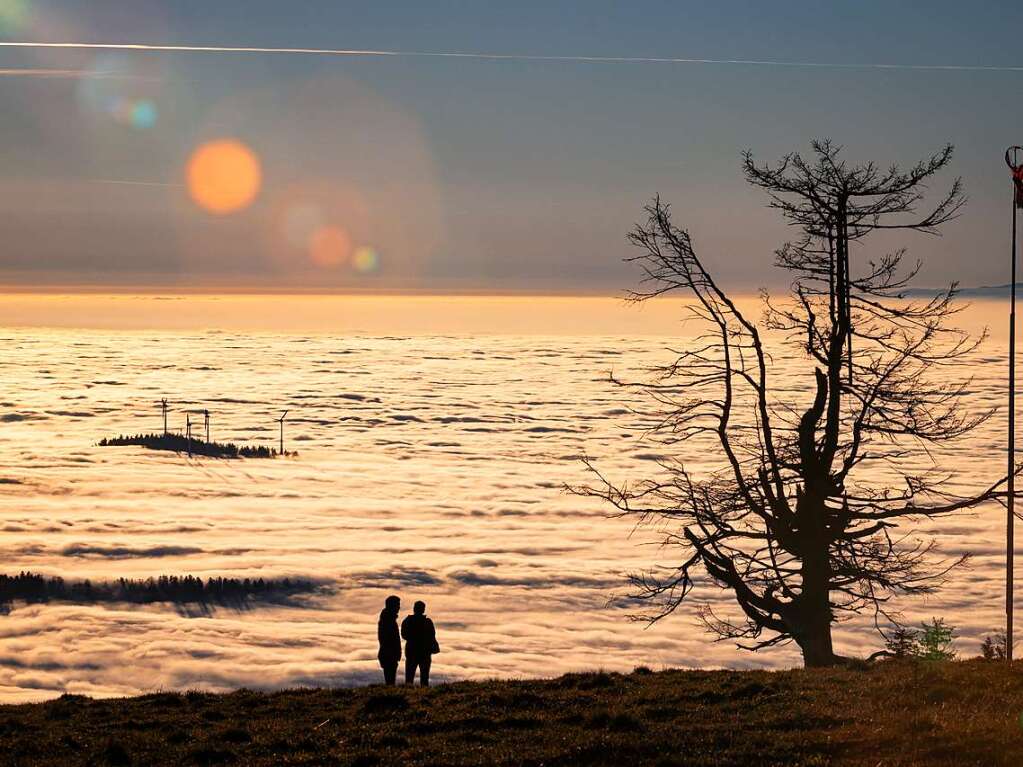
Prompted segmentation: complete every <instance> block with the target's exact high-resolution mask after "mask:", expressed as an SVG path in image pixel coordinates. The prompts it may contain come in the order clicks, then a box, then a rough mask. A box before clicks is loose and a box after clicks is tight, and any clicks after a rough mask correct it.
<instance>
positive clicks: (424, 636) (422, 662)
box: [401, 602, 440, 687]
mask: <svg viewBox="0 0 1023 767" xmlns="http://www.w3.org/2000/svg"><path fill="white" fill-rule="evenodd" d="M401 635H402V637H404V639H405V684H413V683H414V682H415V680H416V669H419V684H420V686H421V687H429V686H430V663H431V661H432V660H433V656H434V654H435V653H438V652H440V645H438V644H437V631H436V629H434V627H433V621H432V620H430V619H429V618H427V617H426V602H416V603H415V604H414V605H413V606H412V615H409V616H407V617H406V618H405V620H403V621H402V622H401Z"/></svg>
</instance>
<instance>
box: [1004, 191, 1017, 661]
mask: <svg viewBox="0 0 1023 767" xmlns="http://www.w3.org/2000/svg"><path fill="white" fill-rule="evenodd" d="M1009 260H1010V262H1011V263H1012V268H1011V270H1010V271H1011V273H1012V281H1011V283H1010V286H1009V296H1010V298H1009V436H1008V441H1009V482H1008V484H1009V487H1008V490H1009V497H1008V499H1007V502H1006V518H1005V659H1006V660H1008V661H1011V660H1012V636H1013V634H1012V595H1013V564H1014V562H1013V554H1014V551H1013V549H1014V537H1015V536H1014V529H1013V528H1014V527H1015V519H1016V186H1015V183H1013V190H1012V255H1011V256H1010V259H1009Z"/></svg>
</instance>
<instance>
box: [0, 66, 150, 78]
mask: <svg viewBox="0 0 1023 767" xmlns="http://www.w3.org/2000/svg"><path fill="white" fill-rule="evenodd" d="M0 77H42V78H71V79H99V80H105V79H109V80H152V79H157V78H152V77H144V76H140V75H135V74H131V73H127V72H123V73H122V72H97V71H93V70H91V69H42V68H38V67H10V68H6V69H0Z"/></svg>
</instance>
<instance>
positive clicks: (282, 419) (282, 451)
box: [277, 410, 288, 455]
mask: <svg viewBox="0 0 1023 767" xmlns="http://www.w3.org/2000/svg"><path fill="white" fill-rule="evenodd" d="M287 415H288V411H287V410H285V411H284V412H283V413H281V417H280V418H278V419H277V423H279V424H280V425H281V455H284V419H285V418H286V417H287Z"/></svg>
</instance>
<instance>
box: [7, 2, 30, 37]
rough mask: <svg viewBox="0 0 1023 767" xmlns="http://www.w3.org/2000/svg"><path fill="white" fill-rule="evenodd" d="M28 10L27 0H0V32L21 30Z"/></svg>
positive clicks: (26, 18) (26, 19) (26, 20)
mask: <svg viewBox="0 0 1023 767" xmlns="http://www.w3.org/2000/svg"><path fill="white" fill-rule="evenodd" d="M30 11H31V9H30V7H29V0H0V34H5V33H10V32H20V31H21V30H23V29H24V28H25V27H26V26H27V25H28V21H29V14H30Z"/></svg>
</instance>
